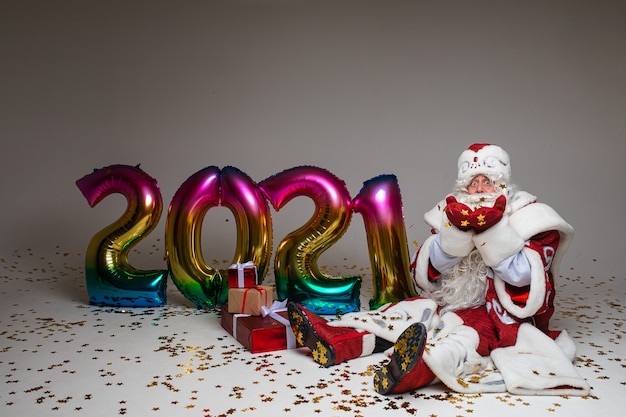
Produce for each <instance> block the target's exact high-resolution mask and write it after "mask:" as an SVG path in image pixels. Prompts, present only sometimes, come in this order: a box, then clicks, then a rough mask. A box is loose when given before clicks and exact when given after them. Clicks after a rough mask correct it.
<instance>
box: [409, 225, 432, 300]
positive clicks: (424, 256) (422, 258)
mask: <svg viewBox="0 0 626 417" xmlns="http://www.w3.org/2000/svg"><path fill="white" fill-rule="evenodd" d="M436 237H437V235H431V236H429V237H428V238H426V240H425V241H424V243H423V244H422V246H421V247H420V249H419V250H418V251H417V252H416V253H415V255H414V257H413V260H414V262H415V270H414V271H413V282H414V284H415V286H416V287H417V288H418V289H419V288H421V289H422V290H425V291H427V292H429V291H432V290H434V289H435V287H434V285H433V284H431V282H430V281H429V279H428V265H429V262H430V245H431V243H432V241H433V240H434V239H435V238H436ZM411 263H413V262H411ZM418 292H420V291H418Z"/></svg>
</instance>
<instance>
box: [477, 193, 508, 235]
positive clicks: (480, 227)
mask: <svg viewBox="0 0 626 417" xmlns="http://www.w3.org/2000/svg"><path fill="white" fill-rule="evenodd" d="M505 208H506V197H505V196H503V195H501V196H500V197H498V198H497V199H496V202H495V203H494V204H493V207H479V208H477V209H476V210H474V211H473V213H472V214H471V216H470V224H471V226H472V228H473V229H474V230H475V231H476V233H480V232H483V231H485V230H487V229H489V228H490V227H492V226H493V225H495V224H496V223H498V222H499V221H500V220H501V219H502V216H503V215H504V209H505Z"/></svg>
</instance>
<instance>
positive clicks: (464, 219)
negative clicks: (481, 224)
mask: <svg viewBox="0 0 626 417" xmlns="http://www.w3.org/2000/svg"><path fill="white" fill-rule="evenodd" d="M446 203H447V205H446V208H445V209H444V211H445V213H446V216H447V217H448V220H449V221H450V224H452V225H454V226H455V227H456V228H457V229H459V230H463V231H468V230H470V229H471V228H472V225H471V223H470V216H471V215H472V209H471V208H469V207H468V206H467V205H465V204H463V203H459V202H458V201H456V198H454V196H448V198H446Z"/></svg>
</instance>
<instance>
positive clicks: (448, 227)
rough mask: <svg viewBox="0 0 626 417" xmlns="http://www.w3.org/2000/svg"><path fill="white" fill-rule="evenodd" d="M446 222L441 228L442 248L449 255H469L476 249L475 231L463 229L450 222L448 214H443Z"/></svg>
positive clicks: (440, 239) (440, 240)
mask: <svg viewBox="0 0 626 417" xmlns="http://www.w3.org/2000/svg"><path fill="white" fill-rule="evenodd" d="M442 217H443V220H444V224H443V225H442V226H441V228H440V230H439V242H440V243H441V249H443V251H444V252H445V253H447V254H448V255H452V256H467V255H468V254H469V253H470V252H471V251H472V249H474V240H473V237H474V232H473V231H471V230H468V231H463V230H460V229H458V228H457V227H456V226H454V225H452V224H450V222H449V221H448V216H447V215H446V214H444V215H443V216H442Z"/></svg>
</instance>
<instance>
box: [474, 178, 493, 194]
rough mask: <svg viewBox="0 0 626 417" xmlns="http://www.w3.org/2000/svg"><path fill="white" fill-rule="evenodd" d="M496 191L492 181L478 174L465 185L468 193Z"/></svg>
mask: <svg viewBox="0 0 626 417" xmlns="http://www.w3.org/2000/svg"><path fill="white" fill-rule="evenodd" d="M495 191H496V187H494V185H493V183H492V182H491V180H490V179H489V178H487V177H486V176H484V175H482V174H479V175H476V176H475V177H474V178H472V180H471V181H470V183H469V185H468V186H467V193H468V194H480V193H493V192H495Z"/></svg>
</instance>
